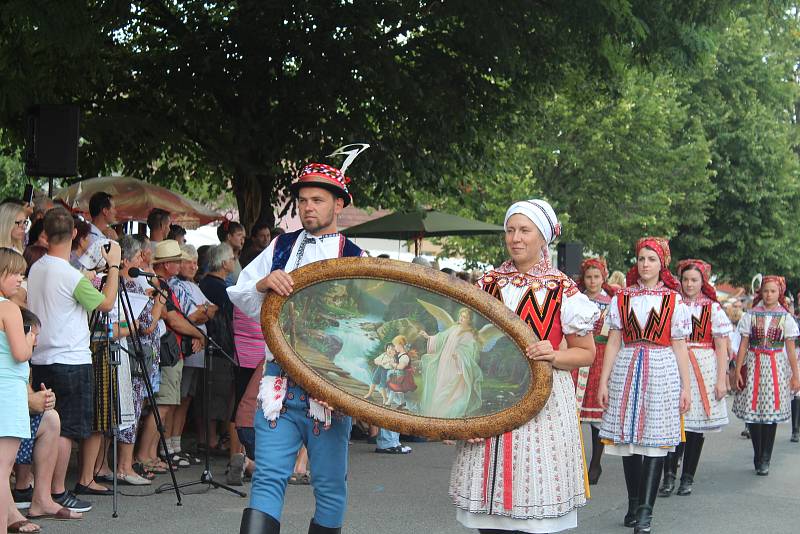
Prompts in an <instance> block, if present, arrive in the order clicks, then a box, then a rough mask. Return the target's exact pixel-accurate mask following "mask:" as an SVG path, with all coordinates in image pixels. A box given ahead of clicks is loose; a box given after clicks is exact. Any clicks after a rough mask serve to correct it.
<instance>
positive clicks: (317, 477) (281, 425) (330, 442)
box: [250, 385, 352, 528]
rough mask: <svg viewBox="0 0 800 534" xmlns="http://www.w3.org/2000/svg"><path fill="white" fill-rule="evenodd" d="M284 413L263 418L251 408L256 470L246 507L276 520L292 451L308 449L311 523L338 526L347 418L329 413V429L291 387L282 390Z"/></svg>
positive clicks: (344, 495)
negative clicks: (331, 416)
mask: <svg viewBox="0 0 800 534" xmlns="http://www.w3.org/2000/svg"><path fill="white" fill-rule="evenodd" d="M283 406H284V408H285V411H284V412H283V413H282V414H281V415H280V417H278V419H277V420H276V421H273V422H268V421H267V420H266V418H264V415H263V413H262V412H261V410H257V411H256V416H255V429H256V457H257V458H258V460H257V461H256V471H255V474H254V475H253V486H252V489H251V494H250V507H251V508H255V509H256V510H260V511H261V512H264V513H266V514H269V515H270V516H272V517H273V518H275V519H276V520H278V521H280V519H281V511H282V510H283V500H284V496H285V493H286V484H287V483H288V480H289V477H290V476H291V475H292V471H293V469H294V462H295V458H296V457H297V451H299V450H300V447H301V446H302V445H305V446H306V449H308V460H309V464H310V468H311V472H312V473H313V476H312V477H311V485H312V486H313V488H314V498H315V500H316V510H315V512H314V522H315V523H316V524H318V525H319V526H321V527H327V528H340V527H341V526H342V523H343V522H344V512H345V508H346V506H347V464H348V448H349V447H348V445H349V439H350V429H351V427H352V421H351V419H350V418H349V417H346V416H334V419H333V421H332V423H331V427H330V428H329V429H327V430H326V429H324V428H323V426H322V424H321V423H316V422H315V421H314V420H313V419H311V418H310V417H309V416H308V394H307V393H306V392H305V391H304V390H303V389H301V388H300V387H299V386H296V385H292V386H291V387H289V388H288V389H287V391H286V399H285V401H284V404H283Z"/></svg>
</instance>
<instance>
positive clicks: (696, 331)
mask: <svg viewBox="0 0 800 534" xmlns="http://www.w3.org/2000/svg"><path fill="white" fill-rule="evenodd" d="M711 306H712V304H711V303H708V304H704V305H703V307H702V309H701V311H700V317H695V316H694V315H692V334H691V335H690V336H689V343H713V341H714V340H713V337H712V332H711Z"/></svg>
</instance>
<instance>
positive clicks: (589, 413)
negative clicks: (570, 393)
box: [572, 258, 615, 485]
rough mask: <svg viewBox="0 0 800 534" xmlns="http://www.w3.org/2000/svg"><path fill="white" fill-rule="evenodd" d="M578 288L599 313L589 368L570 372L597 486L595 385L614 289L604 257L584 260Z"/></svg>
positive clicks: (599, 452) (599, 414)
mask: <svg viewBox="0 0 800 534" xmlns="http://www.w3.org/2000/svg"><path fill="white" fill-rule="evenodd" d="M578 287H579V288H580V289H581V291H583V294H584V295H586V296H587V297H588V298H589V300H591V301H592V302H593V303H594V304H595V306H597V308H598V309H599V310H600V317H599V318H598V319H597V321H596V322H595V323H594V346H595V356H594V362H592V365H591V366H589V367H581V368H580V369H576V370H574V371H573V372H572V379H573V380H574V381H575V398H576V400H577V401H578V409H579V410H580V418H581V422H582V423H589V424H590V425H591V429H592V460H591V461H590V462H589V485H594V484H597V481H598V479H599V478H600V474H601V473H602V471H603V469H602V467H601V466H600V460H601V458H602V457H603V447H604V445H603V442H602V441H601V440H600V423H601V422H602V421H603V408H602V407H600V403H599V402H598V401H597V386H598V385H599V384H600V374H601V373H602V372H603V355H604V354H605V350H606V343H607V342H608V324H607V323H606V315H607V313H608V306H609V304H611V298H612V297H613V296H614V293H615V291H614V289H613V288H612V287H611V286H609V285H608V266H607V264H606V260H605V259H604V258H587V259H585V260H583V262H582V263H581V275H580V278H579V279H578Z"/></svg>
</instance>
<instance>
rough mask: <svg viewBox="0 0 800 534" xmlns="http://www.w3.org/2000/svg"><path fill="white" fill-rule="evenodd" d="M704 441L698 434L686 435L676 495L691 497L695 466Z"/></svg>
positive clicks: (690, 433)
mask: <svg viewBox="0 0 800 534" xmlns="http://www.w3.org/2000/svg"><path fill="white" fill-rule="evenodd" d="M705 440H706V438H705V436H703V434H701V433H699V432H687V433H686V451H685V452H684V453H683V471H682V472H681V485H680V487H679V488H678V495H691V493H692V484H694V474H695V473H696V472H697V464H698V463H700V453H701V452H703V443H704V442H705Z"/></svg>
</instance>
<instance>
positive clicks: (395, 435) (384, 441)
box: [375, 428, 400, 449]
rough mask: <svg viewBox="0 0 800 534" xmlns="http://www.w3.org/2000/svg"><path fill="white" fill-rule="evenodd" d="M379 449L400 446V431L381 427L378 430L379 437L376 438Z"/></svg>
mask: <svg viewBox="0 0 800 534" xmlns="http://www.w3.org/2000/svg"><path fill="white" fill-rule="evenodd" d="M375 442H376V443H377V445H378V448H379V449H391V448H392V447H399V446H400V432H392V431H391V430H386V429H385V428H381V429H379V430H378V438H377V439H376V440H375Z"/></svg>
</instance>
